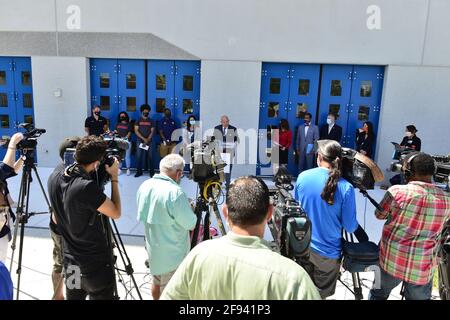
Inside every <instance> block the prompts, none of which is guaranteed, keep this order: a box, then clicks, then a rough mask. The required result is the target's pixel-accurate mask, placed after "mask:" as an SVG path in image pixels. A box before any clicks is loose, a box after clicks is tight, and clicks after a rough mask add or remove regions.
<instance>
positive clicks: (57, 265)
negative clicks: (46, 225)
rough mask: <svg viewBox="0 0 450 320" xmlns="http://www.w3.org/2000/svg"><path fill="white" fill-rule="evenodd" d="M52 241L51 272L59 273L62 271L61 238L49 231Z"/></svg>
mask: <svg viewBox="0 0 450 320" xmlns="http://www.w3.org/2000/svg"><path fill="white" fill-rule="evenodd" d="M50 233H51V235H52V240H53V272H54V273H61V272H62V269H63V257H62V237H61V236H60V235H58V234H56V233H54V232H53V231H52V229H50Z"/></svg>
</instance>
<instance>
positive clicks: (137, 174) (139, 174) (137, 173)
mask: <svg viewBox="0 0 450 320" xmlns="http://www.w3.org/2000/svg"><path fill="white" fill-rule="evenodd" d="M140 176H142V172H136V174H135V175H134V177H135V178H137V177H140Z"/></svg>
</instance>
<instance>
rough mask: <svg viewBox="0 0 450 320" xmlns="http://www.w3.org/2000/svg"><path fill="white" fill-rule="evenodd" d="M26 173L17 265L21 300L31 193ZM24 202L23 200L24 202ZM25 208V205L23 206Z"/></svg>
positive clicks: (28, 177)
mask: <svg viewBox="0 0 450 320" xmlns="http://www.w3.org/2000/svg"><path fill="white" fill-rule="evenodd" d="M24 175H26V177H25V179H26V182H25V185H26V187H25V188H26V189H25V190H23V194H22V201H23V200H25V197H26V207H25V214H23V215H22V217H21V219H20V220H21V221H20V224H21V228H20V245H19V262H18V266H17V297H16V299H17V300H19V292H20V279H21V275H22V255H23V239H24V235H25V224H26V223H27V219H28V208H29V202H30V194H29V190H30V183H31V181H30V176H29V175H28V174H26V173H25V172H24ZM22 204H23V202H22ZM22 208H23V207H22Z"/></svg>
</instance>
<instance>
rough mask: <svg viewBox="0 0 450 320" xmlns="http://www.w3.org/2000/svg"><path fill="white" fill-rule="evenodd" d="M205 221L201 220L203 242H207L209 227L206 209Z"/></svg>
mask: <svg viewBox="0 0 450 320" xmlns="http://www.w3.org/2000/svg"><path fill="white" fill-rule="evenodd" d="M206 209H207V211H206V214H205V220H203V221H204V222H203V240H209V238H210V235H209V226H210V218H209V216H210V215H209V210H208V208H206Z"/></svg>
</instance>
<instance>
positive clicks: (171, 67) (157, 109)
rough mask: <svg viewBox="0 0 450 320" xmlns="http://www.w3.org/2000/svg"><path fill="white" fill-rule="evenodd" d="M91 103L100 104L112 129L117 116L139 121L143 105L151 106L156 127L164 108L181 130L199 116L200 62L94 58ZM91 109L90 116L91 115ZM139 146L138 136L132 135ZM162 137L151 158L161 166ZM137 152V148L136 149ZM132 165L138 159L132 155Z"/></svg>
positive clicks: (151, 113) (92, 60) (151, 114)
mask: <svg viewBox="0 0 450 320" xmlns="http://www.w3.org/2000/svg"><path fill="white" fill-rule="evenodd" d="M90 64H91V104H92V105H99V106H100V109H101V110H102V115H103V116H104V117H106V118H108V120H109V127H110V129H111V130H113V129H114V128H115V127H116V125H117V120H118V119H117V118H118V114H119V113H120V112H122V111H126V112H127V113H128V115H129V116H130V119H132V120H133V121H136V120H138V119H139V118H140V116H141V113H140V106H141V105H142V104H145V103H147V104H149V105H150V106H151V112H150V118H151V119H152V120H153V122H154V124H155V125H156V124H157V123H158V122H159V120H161V118H162V117H163V116H164V109H165V108H169V109H170V110H171V111H172V117H173V118H174V120H175V121H176V122H177V125H178V127H180V126H181V125H182V124H183V123H184V122H185V121H186V119H187V118H188V117H189V116H190V115H195V116H196V117H197V118H198V116H199V114H200V62H199V61H173V60H130V59H91V61H90ZM90 112H91V111H90V110H88V114H90ZM132 141H133V142H134V145H135V146H136V143H135V142H136V136H135V135H134V134H133V135H132ZM159 143H160V139H159V134H158V133H157V132H156V133H155V136H154V139H153V145H152V147H153V148H152V150H153V151H152V152H153V154H152V156H153V160H154V161H153V163H154V166H155V168H157V167H158V164H159V160H160V157H159V149H158V148H159ZM133 149H135V148H133ZM131 163H132V166H133V167H134V166H135V157H134V154H133V153H132V160H131Z"/></svg>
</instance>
